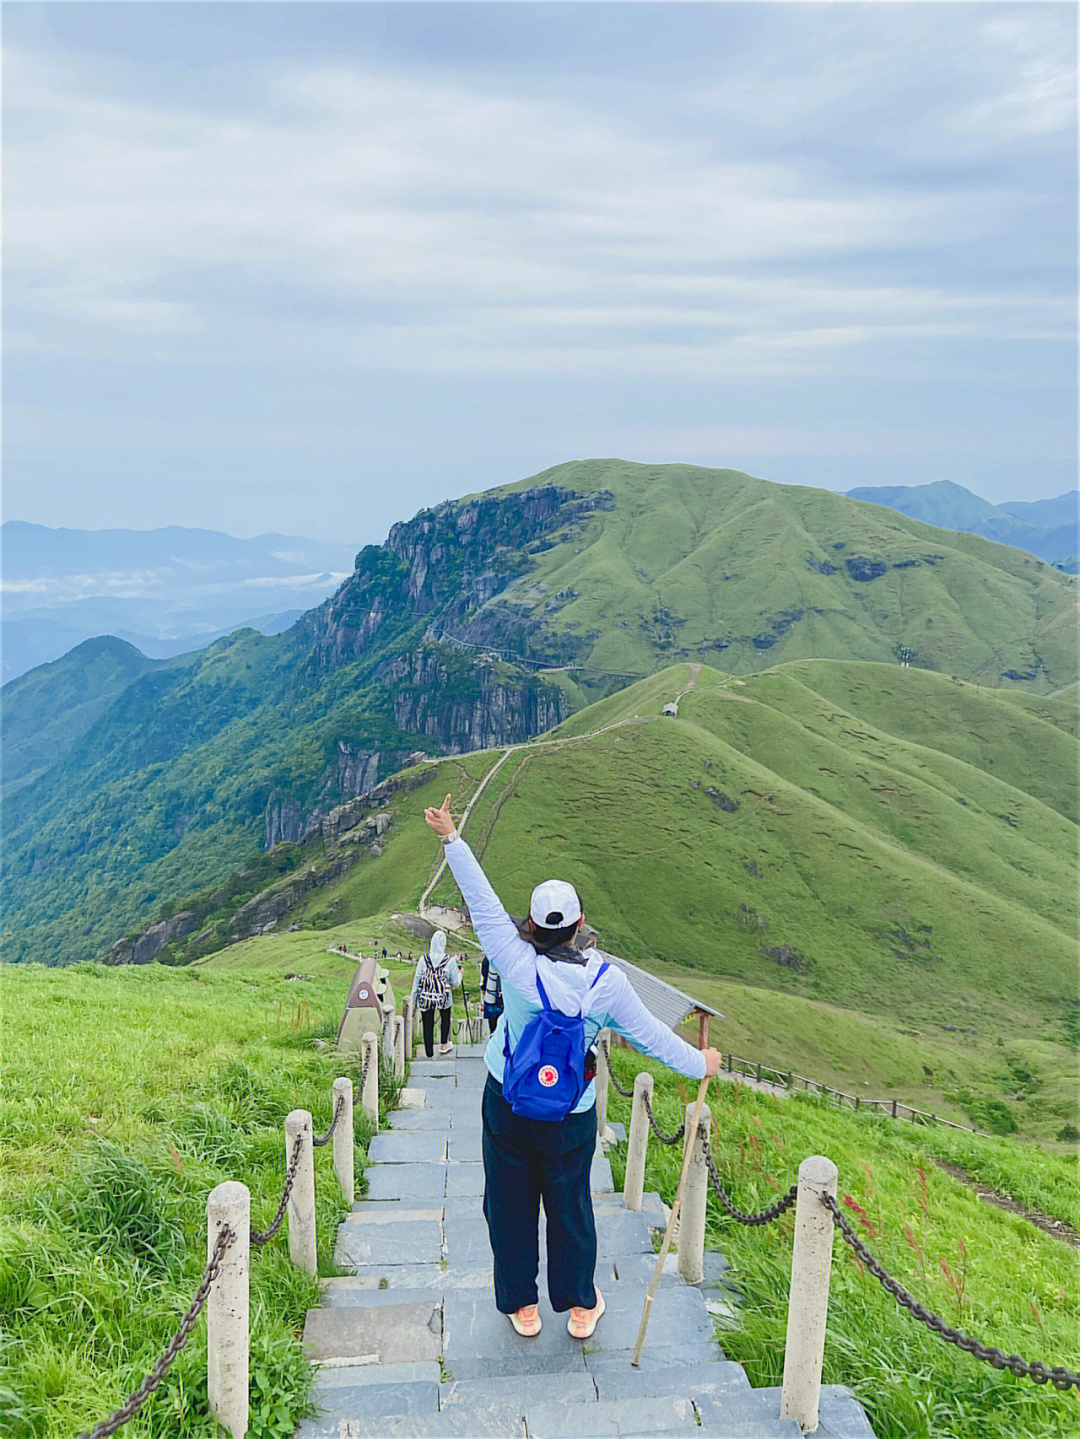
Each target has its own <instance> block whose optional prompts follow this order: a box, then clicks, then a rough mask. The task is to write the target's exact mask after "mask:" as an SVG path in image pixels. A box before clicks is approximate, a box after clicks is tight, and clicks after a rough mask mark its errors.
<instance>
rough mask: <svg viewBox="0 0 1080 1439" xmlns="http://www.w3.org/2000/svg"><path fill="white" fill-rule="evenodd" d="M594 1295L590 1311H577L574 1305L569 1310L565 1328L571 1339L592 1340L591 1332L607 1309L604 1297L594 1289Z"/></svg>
mask: <svg viewBox="0 0 1080 1439" xmlns="http://www.w3.org/2000/svg"><path fill="white" fill-rule="evenodd" d="M594 1288H595V1286H594ZM595 1293H596V1304H595V1305H594V1306H593V1308H592V1309H579V1308H578V1307H577V1306H576V1305H575V1306H574V1308H573V1309H571V1311H570V1318H569V1319H568V1320H567V1323H566V1327H567V1329H568V1330H569V1332H570V1337H571V1338H572V1339H591V1338H592V1334H593V1330H594V1329H595V1328H596V1325H597V1322H598V1320H599V1319H600V1318H601V1316H602V1315H603V1313H604V1310H605V1309H606V1308H607V1305H606V1304H605V1303H604V1296H603V1295H602V1294H601V1293H600V1291H599V1289H596V1290H595Z"/></svg>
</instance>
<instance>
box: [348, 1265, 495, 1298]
mask: <svg viewBox="0 0 1080 1439" xmlns="http://www.w3.org/2000/svg"><path fill="white" fill-rule="evenodd" d="M321 1285H322V1289H323V1291H324V1292H325V1293H331V1292H335V1293H336V1292H342V1293H347V1292H349V1291H350V1290H354V1289H355V1290H365V1289H376V1290H382V1291H383V1292H389V1293H393V1292H395V1291H396V1290H399V1289H424V1290H430V1291H431V1292H432V1293H433V1294H437V1293H441V1292H442V1291H443V1290H446V1289H483V1290H485V1291H486V1292H487V1294H488V1296H489V1298H490V1295H491V1262H490V1260H489V1262H488V1263H487V1264H477V1265H470V1266H465V1265H461V1266H455V1267H453V1268H449V1267H448V1268H446V1269H444V1268H443V1267H442V1265H441V1264H379V1263H377V1262H376V1263H373V1264H360V1265H357V1267H356V1272H355V1274H349V1275H345V1276H342V1277H339V1278H335V1279H324V1280H322V1281H321Z"/></svg>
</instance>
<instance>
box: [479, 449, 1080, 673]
mask: <svg viewBox="0 0 1080 1439" xmlns="http://www.w3.org/2000/svg"><path fill="white" fill-rule="evenodd" d="M542 483H546V484H552V485H563V486H567V487H570V488H573V489H574V490H575V491H578V492H580V493H583V494H594V493H596V492H597V491H600V490H605V489H607V490H610V491H611V492H612V494H613V497H614V503H613V507H612V508H611V509H610V510H608V511H602V512H600V513H599V514H597V515H596V516H594V517H593V518H592V519H591V520H590V521H589V523H588V525H587V527H586V529H585V531H584V533H583V534H581V535H574V536H573V537H572V538H571V540H570V541H568V542H567V543H565V544H563V545H556V546H555V547H553V548H552V549H550V550H548V551H545V552H544V553H543V554H542V555H540V557H539V559H538V562H537V564H536V565H535V566H534V567H533V568H532V569H530V570H529V572H528V573H527V574H526V575H525V576H523V577H522V578H521V579H520V580H518V581H517V582H516V584H515V585H514V586H513V588H512V589H511V590H510V591H509V592H508V594H506V595H502V596H500V603H502V604H506V603H508V602H509V603H513V604H514V605H515V606H518V607H520V612H521V613H522V614H524V615H527V616H531V617H536V618H539V617H543V618H544V620H545V622H547V623H553V624H555V625H557V626H558V628H559V629H560V630H562V631H569V632H570V633H571V634H573V635H575V636H577V637H579V638H580V639H582V640H583V641H584V642H585V644H584V649H583V653H582V654H581V655H580V656H579V661H580V662H583V663H584V664H585V665H586V667H587V668H589V667H591V668H595V669H601V670H614V671H628V672H630V673H637V674H647V673H650V672H651V671H653V670H654V669H655V668H656V667H657V664H658V662H659V663H662V662H663V661H664V659H667V660H669V661H674V660H678V659H703V660H705V661H706V662H707V663H710V664H718V665H721V666H722V667H723V668H724V669H725V670H729V671H732V672H734V673H739V674H742V673H747V672H751V671H756V670H760V669H762V668H764V667H768V666H771V665H774V664H776V663H777V662H784V661H788V660H796V659H806V658H810V657H815V658H817V657H826V658H831V659H847V658H854V659H862V660H880V661H885V662H892V663H895V662H896V660H897V658H898V655H899V647H900V646H901V645H904V646H907V647H908V648H910V649H912V650H913V651H914V652H915V655H916V660H915V663H916V664H917V665H919V666H920V667H925V668H928V669H931V670H936V671H938V672H939V673H943V674H946V675H949V674H956V675H959V676H960V677H961V678H964V679H969V680H975V681H976V682H978V683H980V684H985V685H995V686H997V685H1004V686H1006V687H1008V686H1010V685H1012V684H1014V683H1022V684H1024V686H1025V688H1026V689H1027V690H1032V691H1034V692H1037V693H1045V692H1048V691H1052V690H1055V689H1058V688H1060V687H1062V686H1064V685H1067V684H1070V683H1072V682H1073V681H1074V680H1075V677H1076V663H1077V655H1076V639H1075V635H1076V581H1075V579H1074V578H1073V577H1071V576H1066V575H1062V574H1060V573H1059V572H1058V571H1056V570H1055V569H1054V568H1053V567H1052V566H1051V565H1047V564H1044V563H1043V562H1042V561H1041V560H1037V559H1035V558H1034V557H1033V556H1031V555H1027V554H1025V553H1024V552H1023V551H1020V550H1015V549H1010V548H1008V547H1007V546H1004V545H996V544H993V543H991V542H990V541H989V540H984V539H981V538H979V537H978V536H975V535H967V534H957V533H955V532H953V531H949V530H941V529H936V528H934V527H933V526H930V525H925V524H922V523H921V522H919V521H918V520H913V519H910V518H908V517H907V516H905V515H901V514H899V513H897V512H896V511H893V510H887V509H884V508H883V507H881V506H879V505H873V504H864V503H861V502H859V501H856V500H851V499H848V498H846V497H845V496H842V495H836V494H833V493H831V492H829V491H825V490H815V489H811V488H809V487H807V486H803V485H777V484H772V483H769V482H768V481H765V480H761V479H756V478H754V477H753V476H751V475H745V474H741V473H740V472H739V471H737V470H710V469H702V468H700V467H697V466H693V465H641V464H633V463H631V462H629V461H625V460H616V459H606V460H599V459H597V460H582V461H573V462H570V463H568V464H563V465H556V466H555V467H553V468H552V469H550V470H546V471H544V472H543V474H540V475H535V476H532V477H531V478H529V479H527V480H521V481H519V482H518V483H517V484H514V485H510V486H507V487H505V489H504V490H501V491H496V492H495V493H497V494H507V493H514V492H516V491H521V490H523V489H526V488H528V487H530V486H533V485H537V484H542ZM855 557H862V558H865V559H870V560H875V561H878V562H880V563H882V564H883V565H885V566H887V567H888V568H887V569H886V570H885V572H884V573H882V574H881V575H880V576H879V577H878V578H876V579H872V580H870V581H869V582H866V581H860V580H857V579H854V578H853V577H852V576H851V575H850V574H849V573H848V571H847V568H846V561H847V560H848V559H852V558H855ZM811 560H813V561H814V565H816V566H817V567H818V568H815V567H814V566H812V565H811V563H810V561H811ZM828 565H831V566H832V567H833V573H822V572H821V570H822V568H823V567H825V566H828ZM570 592H572V595H571V594H570ZM559 596H565V598H563V599H559V598H558V597H559ZM553 597H555V598H554V599H553ZM1009 670H1013V671H1015V672H1016V673H1018V674H1031V675H1032V676H1033V678H1032V679H1030V680H1026V681H1021V682H1017V681H1013V680H1010V679H1008V678H1006V672H1007V671H1009ZM1059 675H1060V676H1061V678H1057V676H1059Z"/></svg>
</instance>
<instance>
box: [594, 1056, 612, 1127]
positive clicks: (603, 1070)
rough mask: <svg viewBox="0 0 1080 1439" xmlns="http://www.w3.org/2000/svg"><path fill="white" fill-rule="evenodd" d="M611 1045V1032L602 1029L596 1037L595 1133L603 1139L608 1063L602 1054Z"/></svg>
mask: <svg viewBox="0 0 1080 1439" xmlns="http://www.w3.org/2000/svg"><path fill="white" fill-rule="evenodd" d="M610 1043H611V1030H610V1029H602V1030H601V1031H600V1033H599V1034H598V1035H597V1036H596V1048H597V1051H598V1053H597V1057H596V1131H597V1133H598V1134H599V1135H600V1138H601V1139H603V1137H604V1132H605V1130H606V1129H607V1100H608V1083H609V1078H610V1076H609V1075H608V1062H607V1057H606V1055H605V1053H604V1050H605V1047H606V1046H607V1045H609V1044H610Z"/></svg>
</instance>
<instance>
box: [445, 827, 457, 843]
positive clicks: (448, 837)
mask: <svg viewBox="0 0 1080 1439" xmlns="http://www.w3.org/2000/svg"><path fill="white" fill-rule="evenodd" d="M460 838H461V836H460V835H459V834H458V832H457V830H456V829H452V830H451V831H450V833H449V834H444V835H443V837H442V842H443V844H453V842H454V840H456V839H460Z"/></svg>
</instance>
